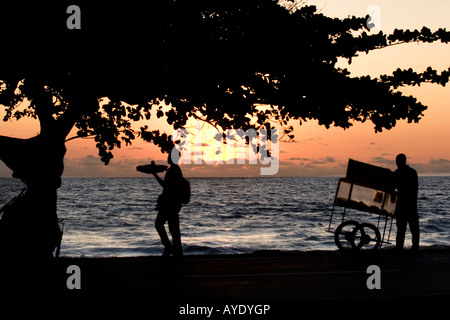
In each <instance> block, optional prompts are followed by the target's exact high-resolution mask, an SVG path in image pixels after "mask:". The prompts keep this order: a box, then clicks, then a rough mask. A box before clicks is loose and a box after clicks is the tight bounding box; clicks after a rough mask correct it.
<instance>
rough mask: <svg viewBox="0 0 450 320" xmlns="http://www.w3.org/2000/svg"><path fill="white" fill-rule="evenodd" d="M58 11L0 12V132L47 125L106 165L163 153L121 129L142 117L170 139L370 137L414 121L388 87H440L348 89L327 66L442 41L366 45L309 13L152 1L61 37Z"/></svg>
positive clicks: (352, 21)
mask: <svg viewBox="0 0 450 320" xmlns="http://www.w3.org/2000/svg"><path fill="white" fill-rule="evenodd" d="M70 4H72V3H68V2H65V1H60V2H58V3H57V4H50V3H42V2H39V3H35V2H33V3H30V4H29V3H16V2H15V4H12V5H8V6H7V7H6V6H4V5H2V10H0V11H1V13H0V15H1V16H0V28H1V29H2V38H1V44H2V49H1V50H2V60H1V62H0V63H1V68H0V80H1V82H0V90H1V91H0V104H2V105H3V106H4V107H5V110H6V115H5V117H4V119H3V120H5V121H6V120H9V119H17V120H19V119H20V118H22V117H35V118H38V119H39V122H40V125H41V131H45V130H46V128H48V127H49V126H53V127H54V126H55V124H57V126H59V127H60V128H61V130H60V131H59V132H60V134H61V135H63V136H64V137H65V136H67V134H68V133H69V132H70V130H71V129H72V128H73V126H76V128H78V135H79V136H80V137H85V136H88V135H94V136H95V141H96V145H97V148H98V150H99V155H100V157H101V159H102V161H104V162H105V164H107V163H108V162H109V161H110V159H111V158H112V157H113V155H112V150H113V149H114V148H116V147H121V144H122V143H126V144H129V143H131V142H132V141H133V140H134V139H135V138H137V137H140V138H142V139H144V140H146V141H149V142H153V143H155V144H156V145H158V146H159V147H161V150H162V151H168V150H169V148H170V142H169V141H168V140H169V137H168V136H167V135H166V134H165V133H163V132H160V131H159V130H155V129H154V128H148V127H142V128H141V129H140V130H138V131H135V130H133V129H132V126H131V125H132V123H133V122H134V121H137V120H140V119H149V118H150V117H151V110H157V113H156V116H157V117H166V120H167V122H168V123H169V124H170V125H173V127H174V129H177V128H181V127H183V126H185V125H186V122H187V120H188V119H189V118H190V117H195V118H198V119H201V120H203V121H206V122H208V123H211V124H213V125H215V126H217V127H219V128H221V129H229V128H242V129H244V130H246V129H248V128H259V127H261V126H270V125H273V122H276V123H279V124H280V125H282V126H283V127H284V130H285V134H287V135H288V136H289V137H291V138H292V137H293V136H292V128H290V127H288V121H290V120H295V121H299V122H301V121H304V120H309V119H316V120H318V123H319V124H320V125H324V126H326V127H327V128H328V127H330V126H338V127H342V128H349V127H350V126H352V125H353V124H354V123H355V122H365V121H371V122H372V123H373V125H374V130H375V131H376V132H379V131H382V130H384V129H391V128H392V127H394V126H395V125H396V123H397V121H399V120H406V121H408V122H417V121H419V120H420V118H421V117H422V116H423V112H424V110H426V108H427V107H426V106H424V105H423V104H422V103H421V102H420V101H418V100H417V99H416V98H414V97H412V96H405V95H404V94H402V93H401V92H400V91H397V89H398V88H399V87H401V86H414V85H420V84H422V83H424V82H431V83H436V84H438V85H446V83H447V81H448V79H449V75H450V68H449V69H448V70H444V71H436V70H433V69H432V68H428V69H427V70H422V71H419V72H416V71H414V70H412V69H407V70H401V69H398V70H394V71H393V73H392V74H390V75H382V76H380V77H378V78H373V77H370V76H361V77H356V76H352V75H351V74H350V72H349V71H348V70H347V69H342V68H339V67H338V66H337V63H338V59H339V58H344V59H347V60H348V61H349V62H350V63H351V61H352V59H354V58H355V57H357V56H358V55H359V54H366V53H369V52H370V51H372V50H377V49H382V48H385V47H388V46H392V45H397V44H402V43H409V42H424V43H430V42H435V41H440V42H443V43H448V41H450V33H449V32H447V31H446V30H445V29H439V30H436V31H431V30H430V29H428V28H427V27H423V28H422V29H421V30H395V31H394V32H393V33H392V34H384V33H383V32H379V33H371V32H369V30H368V29H367V27H366V21H367V17H349V18H345V19H339V18H332V17H327V16H325V15H323V14H322V13H320V12H318V11H317V9H316V7H314V6H308V5H304V6H301V7H300V8H298V10H288V9H286V8H285V7H282V6H280V5H279V4H278V2H277V1H273V0H246V1H240V0H215V1H210V0H160V1H150V2H142V1H141V2H133V1H131V2H130V1H127V3H126V5H124V4H123V3H121V2H97V1H96V2H95V4H93V3H87V2H86V3H85V2H81V3H79V7H80V9H81V29H80V30H69V29H67V28H66V19H67V18H68V16H69V15H68V14H67V13H66V9H67V7H68V6H69V5H70ZM105 97H107V98H108V100H107V101H108V102H107V103H106V104H103V105H102V107H100V101H101V99H102V98H105ZM24 101H29V104H24V103H22V102H24ZM163 102H164V103H165V104H169V105H170V106H171V108H170V109H169V110H168V111H165V112H163V111H162V103H163ZM260 105H267V106H269V108H265V109H261V108H258V106H260Z"/></svg>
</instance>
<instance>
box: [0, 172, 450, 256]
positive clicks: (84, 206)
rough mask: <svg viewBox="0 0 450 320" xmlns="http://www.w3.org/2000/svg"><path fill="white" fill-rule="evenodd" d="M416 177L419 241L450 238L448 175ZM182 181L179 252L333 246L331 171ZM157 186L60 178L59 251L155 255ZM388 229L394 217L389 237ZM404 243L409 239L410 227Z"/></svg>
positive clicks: (362, 216) (12, 188) (359, 215)
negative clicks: (186, 190)
mask: <svg viewBox="0 0 450 320" xmlns="http://www.w3.org/2000/svg"><path fill="white" fill-rule="evenodd" d="M419 179H420V180H419V184H420V191H419V204H418V205H419V214H420V227H421V246H422V247H430V246H435V247H436V246H437V247H439V246H450V191H449V190H450V177H420V178H419ZM189 181H190V182H191V188H192V197H191V202H190V203H189V204H187V205H185V206H184V207H183V208H182V210H181V213H180V228H181V237H182V242H183V249H184V252H185V254H230V253H250V252H254V251H257V250H299V251H311V250H337V247H336V245H335V243H334V239H333V233H332V232H327V228H328V225H329V222H330V214H331V211H332V208H333V205H332V204H333V199H334V195H335V191H336V187H337V182H338V178H325V177H324V178H273V177H272V178H190V179H189ZM22 188H23V184H22V183H21V182H20V181H18V180H16V179H10V178H3V179H0V190H1V193H0V194H1V196H0V205H3V204H5V203H6V202H8V201H9V200H10V199H11V198H13V197H14V196H15V195H17V194H18V193H19V192H20V191H21V189H22ZM161 191H162V190H161V187H160V186H159V184H158V183H157V182H156V180H155V179H153V178H151V177H143V178H64V179H63V184H62V186H61V188H60V189H59V190H58V216H59V217H60V218H63V219H64V236H63V239H62V244H61V252H60V255H61V256H70V257H81V256H83V257H109V256H142V255H160V254H161V253H162V245H161V242H160V240H159V237H158V234H157V232H156V230H155V228H154V220H155V217H156V211H155V210H154V206H155V203H156V199H157V197H158V195H159V194H160V192H161ZM340 212H341V208H335V213H336V215H335V216H334V218H333V221H332V226H331V231H334V230H335V228H336V226H337V225H338V223H339V218H338V217H339V215H340ZM347 217H348V218H352V220H357V221H359V222H371V223H376V222H377V219H378V216H376V215H370V214H368V213H363V212H358V211H351V210H350V211H348V216H347ZM383 222H384V220H382V225H383ZM388 229H389V221H388V227H387V230H388ZM395 229H396V228H395V223H394V226H393V228H392V233H391V236H390V239H391V242H393V241H392V240H394V239H395ZM385 239H387V234H386V236H385ZM405 244H406V246H410V235H409V229H408V230H407V238H406V242H405ZM391 245H392V244H391ZM391 245H390V244H385V245H384V246H391Z"/></svg>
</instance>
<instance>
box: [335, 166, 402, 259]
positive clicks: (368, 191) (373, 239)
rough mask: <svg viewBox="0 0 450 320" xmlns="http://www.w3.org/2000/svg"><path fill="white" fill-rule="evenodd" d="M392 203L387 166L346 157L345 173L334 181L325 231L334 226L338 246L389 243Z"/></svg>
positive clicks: (373, 247) (391, 177) (353, 247)
mask: <svg viewBox="0 0 450 320" xmlns="http://www.w3.org/2000/svg"><path fill="white" fill-rule="evenodd" d="M396 203H397V193H396V191H395V190H394V174H393V172H392V171H391V170H389V169H386V168H382V167H378V166H374V165H371V164H367V163H363V162H359V161H356V160H352V159H350V160H349V162H348V167H347V174H346V177H345V178H340V179H339V182H338V186H337V189H336V195H335V197H334V202H333V209H332V211H331V217H330V222H329V225H328V229H327V231H328V232H333V231H332V230H333V229H334V227H336V229H334V241H335V243H336V245H337V246H338V248H339V249H340V250H359V249H361V248H365V249H369V250H377V249H379V248H380V247H381V246H382V245H383V244H384V243H389V240H390V236H391V230H392V224H393V219H394V214H395V207H396ZM338 208H340V209H341V210H338ZM338 211H340V213H341V215H340V216H339V217H336V216H337V215H338V214H339V213H338ZM361 213H364V217H363V215H362V214H361ZM362 218H364V220H361V219H362ZM369 218H370V222H369V221H367V220H369Z"/></svg>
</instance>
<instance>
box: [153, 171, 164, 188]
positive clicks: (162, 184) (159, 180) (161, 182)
mask: <svg viewBox="0 0 450 320" xmlns="http://www.w3.org/2000/svg"><path fill="white" fill-rule="evenodd" d="M153 175H154V176H155V178H156V180H157V181H158V182H159V184H160V185H161V187H163V188H164V180H163V179H161V178H160V177H159V176H158V174H157V173H156V172H154V173H153Z"/></svg>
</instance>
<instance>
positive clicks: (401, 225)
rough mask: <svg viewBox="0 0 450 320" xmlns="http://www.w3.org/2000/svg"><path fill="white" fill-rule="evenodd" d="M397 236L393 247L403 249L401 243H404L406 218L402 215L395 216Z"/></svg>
mask: <svg viewBox="0 0 450 320" xmlns="http://www.w3.org/2000/svg"><path fill="white" fill-rule="evenodd" d="M396 220H397V222H396V224H397V237H396V243H395V249H399V250H400V249H403V245H404V243H405V233H406V224H407V220H406V218H404V217H401V216H397V218H396Z"/></svg>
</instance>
